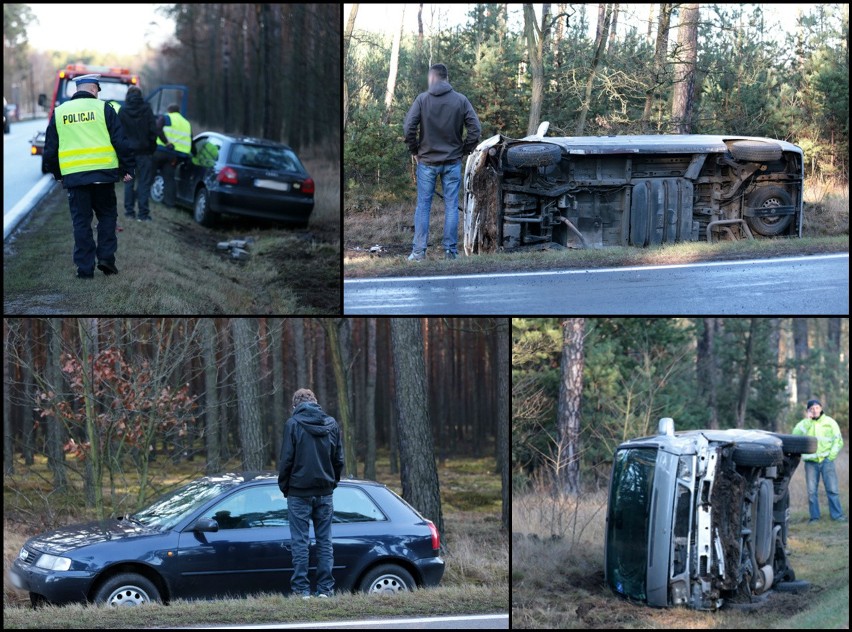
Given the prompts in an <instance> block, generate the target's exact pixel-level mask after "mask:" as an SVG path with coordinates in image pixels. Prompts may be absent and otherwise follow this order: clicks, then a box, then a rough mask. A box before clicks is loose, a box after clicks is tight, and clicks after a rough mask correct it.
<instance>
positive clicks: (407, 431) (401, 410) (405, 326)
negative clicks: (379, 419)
mask: <svg viewBox="0 0 852 632" xmlns="http://www.w3.org/2000/svg"><path fill="white" fill-rule="evenodd" d="M391 338H392V340H393V368H394V377H395V379H396V408H397V411H398V414H397V433H398V435H399V454H400V459H399V460H400V469H401V470H402V472H401V477H400V478H401V480H402V497H403V498H404V499H405V500H406V501H408V502H409V503H411V505H412V506H413V507H414V508H415V509H417V510H418V511H419V512H420V513H422V514H423V515H424V516H425V517H426V518H427V519H429V520H431V521H432V522H434V523H435V526H436V527H437V528H438V531H439V532H441V533H443V531H444V520H443V517H442V514H441V490H440V487H439V483H438V468H437V467H436V465H435V449H434V447H433V444H432V431H431V427H430V425H429V408H428V405H429V403H428V399H427V397H426V363H425V358H424V356H423V333H422V329H421V324H420V319H419V318H392V319H391Z"/></svg>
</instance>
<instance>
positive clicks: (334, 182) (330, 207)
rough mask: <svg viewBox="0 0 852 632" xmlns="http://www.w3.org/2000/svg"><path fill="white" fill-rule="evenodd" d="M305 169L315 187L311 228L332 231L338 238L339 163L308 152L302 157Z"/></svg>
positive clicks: (339, 202)
mask: <svg viewBox="0 0 852 632" xmlns="http://www.w3.org/2000/svg"><path fill="white" fill-rule="evenodd" d="M302 161H303V162H304V163H305V168H306V169H307V170H308V173H309V174H311V177H312V178H313V179H314V183H315V185H316V193H315V194H314V212H313V213H312V214H311V227H317V228H323V229H327V230H330V231H334V232H335V233H336V234H337V236H338V239H339V236H340V204H341V198H340V161H339V160H330V159H328V158H326V157H325V156H324V155H323V154H322V153H314V152H309V153H307V154H306V155H304V156H302Z"/></svg>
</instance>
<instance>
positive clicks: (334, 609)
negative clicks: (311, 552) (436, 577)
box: [3, 585, 509, 629]
mask: <svg viewBox="0 0 852 632" xmlns="http://www.w3.org/2000/svg"><path fill="white" fill-rule="evenodd" d="M508 600H509V594H508V588H507V586H506V585H503V586H498V587H487V586H466V587H460V586H446V587H438V588H431V589H425V590H418V591H416V592H413V593H407V594H400V595H394V596H389V597H388V596H381V595H364V594H353V595H337V596H335V597H332V598H331V599H328V600H319V599H312V600H310V601H307V602H306V601H302V600H301V599H290V598H287V597H284V596H283V595H263V596H258V597H249V598H247V599H222V600H217V601H175V602H174V603H172V604H170V605H168V606H162V605H153V604H152V605H148V606H144V607H140V608H122V609H116V608H107V607H97V606H82V605H74V606H64V607H61V608H57V607H45V608H39V609H36V610H33V609H31V608H28V607H14V608H4V610H3V628H4V629H10V628H31V629H47V628H108V629H109V628H112V629H116V628H130V629H133V628H151V627H157V626H163V627H171V626H184V625H193V626H195V625H205V624H238V625H245V624H251V623H271V622H274V623H294V622H299V621H311V622H314V621H335V620H339V619H355V618H362V617H371V618H372V617H398V616H424V615H428V616H440V615H453V614H487V613H492V612H505V609H506V604H507V603H508Z"/></svg>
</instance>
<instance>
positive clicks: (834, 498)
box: [805, 459, 843, 520]
mask: <svg viewBox="0 0 852 632" xmlns="http://www.w3.org/2000/svg"><path fill="white" fill-rule="evenodd" d="M820 474H822V481H823V484H824V485H825V495H826V496H828V512H829V513H830V514H831V519H832V520H839V519H840V518H842V517H843V508H842V507H841V506H840V494H839V492H838V489H837V470H835V469H834V461H830V460H829V459H825V460H824V461H822V462H821V463H816V462H814V461H805V478H806V479H807V482H808V510H809V511H810V513H811V520H819V477H820Z"/></svg>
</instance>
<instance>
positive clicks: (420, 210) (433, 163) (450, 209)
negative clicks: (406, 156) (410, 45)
mask: <svg viewBox="0 0 852 632" xmlns="http://www.w3.org/2000/svg"><path fill="white" fill-rule="evenodd" d="M447 79H448V76H447V67H446V66H445V65H444V64H435V65H433V66H432V67H431V68H429V89H428V90H427V91H426V92H423V93H421V94H420V95H418V97H417V98H416V99H415V100H414V104H413V105H412V106H411V109H410V110H408V114H406V115H405V124H404V128H405V143H406V145H408V149H409V151H410V152H411V153H412V155H413V156H414V160H415V161H416V162H417V208H416V210H415V212H414V244H413V247H412V250H411V255H409V257H408V260H409V261H421V260H423V259H425V258H426V246H427V243H428V239H429V212H430V210H431V209H432V196H433V195H434V194H435V184H436V183H437V181H438V177H440V178H441V188H442V189H443V191H444V242H443V244H444V256H445V257H446V258H447V259H455V258H456V256H458V248H457V243H456V242H457V240H458V225H459V186H460V184H461V159H462V156H464V155H466V154H469V153H470V152H471V151H473V149H474V147H476V145H477V144H478V143H479V134H480V131H481V129H480V126H479V119H478V118H477V116H476V112H474V111H473V106H472V105H471V104H470V101H468V100H467V97H466V96H464V95H463V94H460V93H458V92H456V91H455V90H453V87H452V86H451V85H450V84H449V82H448V81H447ZM465 128H466V129H467V137H466V138H464V139H462V132H463V130H464V129H465ZM418 129H419V132H420V133H419V135H418Z"/></svg>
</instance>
